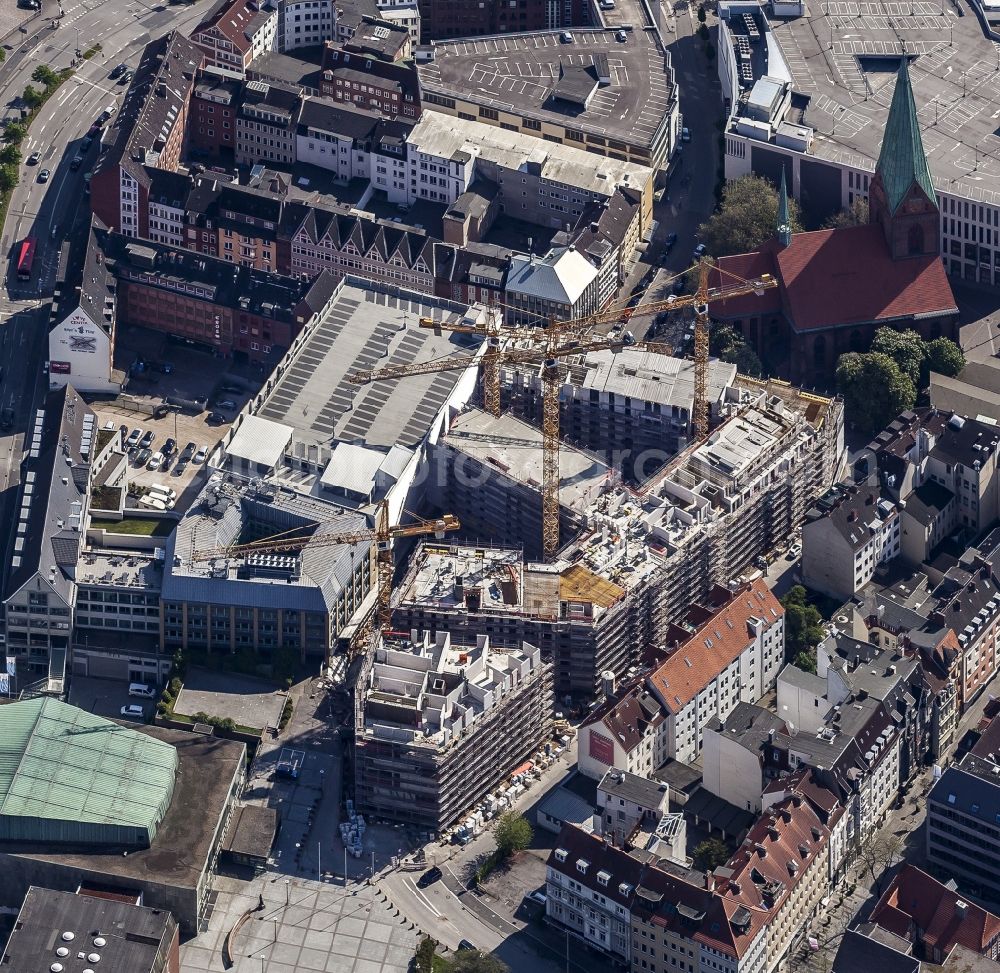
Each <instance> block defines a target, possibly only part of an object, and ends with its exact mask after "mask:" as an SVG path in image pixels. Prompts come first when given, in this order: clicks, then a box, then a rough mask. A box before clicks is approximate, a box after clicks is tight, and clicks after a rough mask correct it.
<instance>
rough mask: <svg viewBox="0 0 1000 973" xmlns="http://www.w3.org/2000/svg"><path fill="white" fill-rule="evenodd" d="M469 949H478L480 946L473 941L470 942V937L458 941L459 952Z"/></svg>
mask: <svg viewBox="0 0 1000 973" xmlns="http://www.w3.org/2000/svg"><path fill="white" fill-rule="evenodd" d="M469 949H478V947H477V946H475V945H474V944H473V943H470V942H469V940H468V939H460V940H459V941H458V951H459V952H465V951H466V950H469Z"/></svg>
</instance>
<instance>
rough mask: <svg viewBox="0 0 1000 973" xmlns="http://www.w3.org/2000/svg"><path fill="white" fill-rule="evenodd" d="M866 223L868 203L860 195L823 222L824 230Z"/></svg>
mask: <svg viewBox="0 0 1000 973" xmlns="http://www.w3.org/2000/svg"><path fill="white" fill-rule="evenodd" d="M866 223H868V203H866V202H865V201H864V200H863V199H862V198H861V197H860V196H859V197H858V198H857V199H855V200H854V202H853V203H851V205H850V206H848V207H846V208H845V209H840V210H837V212H836V213H834V214H833V216H831V217H830V218H829V219H828V220H827V221H826V222H825V223H824V224H823V229H824V230H839V229H841V228H842V227H845V226H864V225H865V224H866Z"/></svg>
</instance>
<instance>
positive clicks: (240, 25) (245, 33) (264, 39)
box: [191, 0, 278, 78]
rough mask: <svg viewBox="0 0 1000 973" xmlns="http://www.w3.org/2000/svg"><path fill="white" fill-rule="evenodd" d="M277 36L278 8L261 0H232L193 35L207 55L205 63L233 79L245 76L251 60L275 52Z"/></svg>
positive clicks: (195, 41) (216, 71) (218, 72)
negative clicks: (259, 0)
mask: <svg viewBox="0 0 1000 973" xmlns="http://www.w3.org/2000/svg"><path fill="white" fill-rule="evenodd" d="M277 39H278V11H277V8H276V6H272V5H270V4H264V3H260V2H258V0H231V2H229V3H226V4H224V5H223V6H222V7H221V8H220V9H218V10H217V11H215V12H214V13H213V14H212V15H211V16H210V17H209V18H208V20H204V21H202V22H201V23H200V24H199V25H198V26H197V27H196V28H195V29H194V31H193V32H192V34H191V40H192V41H193V42H194V43H195V44H197V45H198V47H200V48H201V50H202V51H203V52H204V54H205V66H206V67H210V68H212V70H213V71H214V72H215V73H217V74H221V75H223V76H224V77H230V78H242V77H244V76H245V75H246V69H247V67H248V66H249V64H250V62H251V61H252V60H253V59H254V58H255V57H258V56H259V55H261V54H264V53H265V52H267V51H273V50H274V49H275V45H276V44H277Z"/></svg>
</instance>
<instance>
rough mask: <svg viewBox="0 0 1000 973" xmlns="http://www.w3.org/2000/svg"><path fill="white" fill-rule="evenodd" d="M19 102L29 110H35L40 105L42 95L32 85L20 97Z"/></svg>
mask: <svg viewBox="0 0 1000 973" xmlns="http://www.w3.org/2000/svg"><path fill="white" fill-rule="evenodd" d="M21 100H22V101H23V102H24V103H25V104H26V105H27V106H28V107H29V108H37V107H38V106H39V105H40V104H41V103H42V93H41V92H40V91H39V90H38V89H37V88H36V87H35V86H34V85H33V84H29V85H28V86H27V87H26V88H25V89H24V94H22V95H21Z"/></svg>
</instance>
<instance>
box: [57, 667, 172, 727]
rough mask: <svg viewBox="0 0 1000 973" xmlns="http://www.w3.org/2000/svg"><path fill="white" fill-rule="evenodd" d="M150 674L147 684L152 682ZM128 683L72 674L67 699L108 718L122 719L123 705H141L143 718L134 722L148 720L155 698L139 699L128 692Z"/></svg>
mask: <svg viewBox="0 0 1000 973" xmlns="http://www.w3.org/2000/svg"><path fill="white" fill-rule="evenodd" d="M152 682H153V677H152V675H150V677H149V679H148V680H147V685H150V684H152ZM128 687H129V684H128V683H127V682H119V681H118V680H115V679H94V678H90V677H87V676H74V677H73V679H72V681H71V682H70V689H69V701H70V703H71V704H72V705H73V706H79V707H80V709H84V710H86V711H87V712H88V713H95V714H96V715H97V716H106V717H108V718H109V719H115V720H120V719H122V713H121V711H122V707H123V706H140V707H142V712H143V719H142V720H138V718H136V722H148V721H149V720H150V718H151V717H152V715H153V710H154V709H155V708H156V700H155V699H141V698H138V697H135V696H129V694H128Z"/></svg>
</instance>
